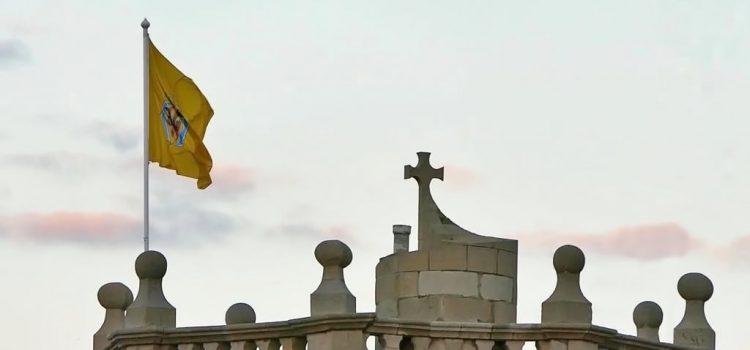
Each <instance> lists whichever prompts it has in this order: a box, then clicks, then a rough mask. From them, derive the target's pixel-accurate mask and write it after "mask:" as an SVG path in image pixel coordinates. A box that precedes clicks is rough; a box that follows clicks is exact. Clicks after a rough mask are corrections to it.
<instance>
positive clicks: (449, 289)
mask: <svg viewBox="0 0 750 350" xmlns="http://www.w3.org/2000/svg"><path fill="white" fill-rule="evenodd" d="M478 286H479V275H478V274H477V273H474V272H465V271H422V272H420V273H419V287H418V291H419V295H420V296H426V295H441V294H447V295H459V296H465V297H476V296H478V295H479V288H478Z"/></svg>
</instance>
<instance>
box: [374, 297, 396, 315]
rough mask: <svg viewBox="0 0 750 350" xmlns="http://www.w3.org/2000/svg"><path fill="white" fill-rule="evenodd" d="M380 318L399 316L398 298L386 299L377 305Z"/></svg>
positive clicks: (376, 311)
mask: <svg viewBox="0 0 750 350" xmlns="http://www.w3.org/2000/svg"><path fill="white" fill-rule="evenodd" d="M375 314H376V316H377V317H378V318H398V300H396V299H392V300H384V301H381V302H379V303H377V304H376V305H375Z"/></svg>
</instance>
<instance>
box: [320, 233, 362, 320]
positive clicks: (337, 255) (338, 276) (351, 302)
mask: <svg viewBox="0 0 750 350" xmlns="http://www.w3.org/2000/svg"><path fill="white" fill-rule="evenodd" d="M315 258H316V259H317V260H318V262H319V263H320V264H321V265H323V278H322V280H321V281H320V285H319V286H318V289H316V290H315V291H314V292H313V293H312V294H310V314H311V315H312V316H323V315H337V314H353V313H356V312H357V298H355V297H354V295H352V293H351V292H350V291H349V288H347V287H346V282H344V268H345V267H347V266H349V264H351V262H352V251H351V249H349V247H348V246H347V245H346V244H344V243H343V242H341V241H338V240H330V241H323V242H321V243H320V244H318V246H317V247H316V248H315Z"/></svg>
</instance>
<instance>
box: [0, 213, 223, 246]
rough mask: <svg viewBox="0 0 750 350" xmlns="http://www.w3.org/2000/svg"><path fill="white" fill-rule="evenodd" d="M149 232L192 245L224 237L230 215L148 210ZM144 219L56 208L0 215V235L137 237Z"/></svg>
mask: <svg viewBox="0 0 750 350" xmlns="http://www.w3.org/2000/svg"><path fill="white" fill-rule="evenodd" d="M150 224H151V233H152V236H155V239H156V240H159V241H166V242H170V243H172V244H178V245H191V244H195V243H198V242H203V241H207V240H215V239H216V238H217V237H223V236H225V235H226V234H228V233H229V232H231V231H232V230H233V229H234V228H236V226H237V225H236V223H235V220H233V219H232V218H231V217H230V216H228V215H226V214H224V213H221V212H217V211H213V210H206V209H203V208H201V207H196V206H192V205H189V204H183V205H179V206H177V205H168V206H163V207H162V208H159V209H157V210H152V211H151V217H150ZM142 225H143V220H142V218H141V217H139V216H132V215H127V214H120V213H114V212H87V211H57V212H49V213H22V214H16V215H9V216H2V217H0V238H6V239H12V240H16V241H31V242H35V243H59V242H70V243H80V244H108V243H115V242H125V241H130V242H136V241H140V240H141V237H142V232H143V227H142Z"/></svg>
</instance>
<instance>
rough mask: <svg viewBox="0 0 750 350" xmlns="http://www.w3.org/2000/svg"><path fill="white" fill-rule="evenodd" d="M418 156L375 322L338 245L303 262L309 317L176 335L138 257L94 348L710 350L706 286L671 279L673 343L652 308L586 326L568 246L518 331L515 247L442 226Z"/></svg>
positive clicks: (109, 291) (576, 257) (575, 259)
mask: <svg viewBox="0 0 750 350" xmlns="http://www.w3.org/2000/svg"><path fill="white" fill-rule="evenodd" d="M417 155H418V162H417V164H416V166H411V165H406V166H405V167H404V178H405V179H412V178H413V179H414V180H416V182H417V184H418V191H419V210H418V218H417V224H418V227H417V233H418V247H417V249H416V250H410V248H409V235H410V234H411V227H410V226H408V225H394V226H393V235H394V236H393V252H391V253H390V254H388V255H386V256H384V257H382V258H381V259H380V261H379V262H378V264H377V266H376V269H375V274H376V276H375V277H376V282H375V302H376V309H375V312H357V307H356V297H355V296H354V295H352V293H351V292H350V291H349V289H348V288H347V286H346V282H345V278H344V270H345V268H346V267H347V266H348V265H349V264H350V263H351V261H352V258H353V253H352V251H351V249H350V248H349V247H348V246H347V245H346V244H345V243H344V242H341V241H338V240H329V241H324V242H321V243H320V244H319V245H318V246H317V248H316V249H315V252H314V255H315V258H316V259H317V261H318V263H320V265H321V266H322V267H323V272H322V277H321V282H320V284H319V285H318V287H317V289H315V291H313V292H312V293H311V294H310V315H309V316H308V317H304V318H299V319H292V320H284V321H277V322H263V323H257V322H256V315H255V311H254V310H253V308H252V307H251V306H250V305H248V304H245V303H237V304H234V305H232V306H230V307H229V308H228V310H227V311H226V315H225V320H226V324H224V325H216V326H202V327H176V321H175V320H176V311H177V310H176V309H175V308H174V307H173V306H172V305H171V304H170V303H169V302H168V300H167V298H166V296H165V295H164V292H163V290H162V278H163V277H164V276H165V274H166V272H167V260H166V258H165V257H164V255H162V254H161V253H159V252H157V251H146V252H144V253H142V254H140V255H139V256H138V258H137V259H136V261H135V271H136V274H137V275H138V278H139V280H140V282H139V285H138V291H137V293H136V297H135V299H134V298H133V293H131V291H130V289H129V288H128V287H127V286H125V285H124V284H122V283H118V282H112V283H107V284H105V285H103V286H102V287H101V288H100V289H99V293H98V299H99V303H100V304H101V306H102V307H103V308H104V309H105V316H104V321H103V323H102V326H101V328H100V329H99V330H98V331H97V332H96V333H95V334H94V338H93V349H94V350H114V349H121V350H187V349H189V350H239V349H241V350H256V349H260V350H279V349H283V350H302V349H310V350H363V349H367V345H366V341H367V339H368V338H370V337H374V338H375V348H376V349H387V350H397V349H410V350H438V349H440V350H521V349H532V348H535V349H538V350H626V349H627V350H666V349H675V350H677V349H683V350H687V349H701V350H713V349H715V332H714V331H713V329H712V328H711V326H710V325H709V323H708V321H707V320H706V315H705V310H704V305H705V302H706V301H708V300H709V299H710V298H711V295H712V294H713V285H712V283H711V281H710V280H709V279H708V278H707V277H706V276H704V275H702V274H700V273H696V272H691V273H687V274H685V275H683V276H682V277H681V278H679V281H678V283H677V291H678V293H679V295H680V296H681V297H682V298H683V299H684V300H685V310H684V314H683V318H682V321H681V322H680V323H679V324H678V325H676V326H675V327H674V330H673V332H674V343H666V342H663V341H661V339H660V338H659V327H660V326H661V323H662V319H663V311H662V309H661V308H660V307H659V305H657V304H656V303H654V302H652V301H644V302H641V303H640V304H638V305H636V306H635V308H634V311H633V322H634V324H635V328H636V334H634V335H626V334H622V333H619V332H618V331H616V330H614V329H610V328H606V327H602V326H599V325H595V324H593V323H592V308H593V307H594V306H593V305H592V303H591V302H590V301H589V300H588V299H587V298H586V296H585V295H584V294H583V292H582V291H581V287H580V277H581V274H582V273H583V269H584V267H585V262H586V259H585V255H584V253H583V251H582V250H581V249H579V248H578V247H575V246H573V245H564V246H561V247H559V248H558V249H557V250H556V251H555V253H554V256H553V257H552V265H553V267H554V270H555V273H556V275H557V284H556V286H555V288H554V290H553V291H551V292H550V296H549V297H548V298H547V299H546V300H544V301H542V302H541V307H540V309H541V323H517V301H518V298H519V294H518V288H517V279H518V241H516V240H512V239H504V238H497V237H491V236H483V235H478V234H475V233H472V232H469V231H468V230H466V229H463V228H462V227H460V226H459V225H457V224H456V223H454V222H453V221H452V220H450V219H449V218H448V217H447V216H446V215H445V214H443V212H442V211H441V210H440V208H439V207H438V206H437V204H436V203H435V200H434V198H433V197H432V194H431V192H430V183H431V181H432V180H434V179H440V180H443V168H438V169H436V168H434V167H433V166H432V165H431V164H430V154H429V153H427V152H419V153H418V154H417ZM521 243H523V242H521ZM665 277H668V276H665ZM613 278H616V277H614V276H613ZM602 307H606V306H602Z"/></svg>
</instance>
